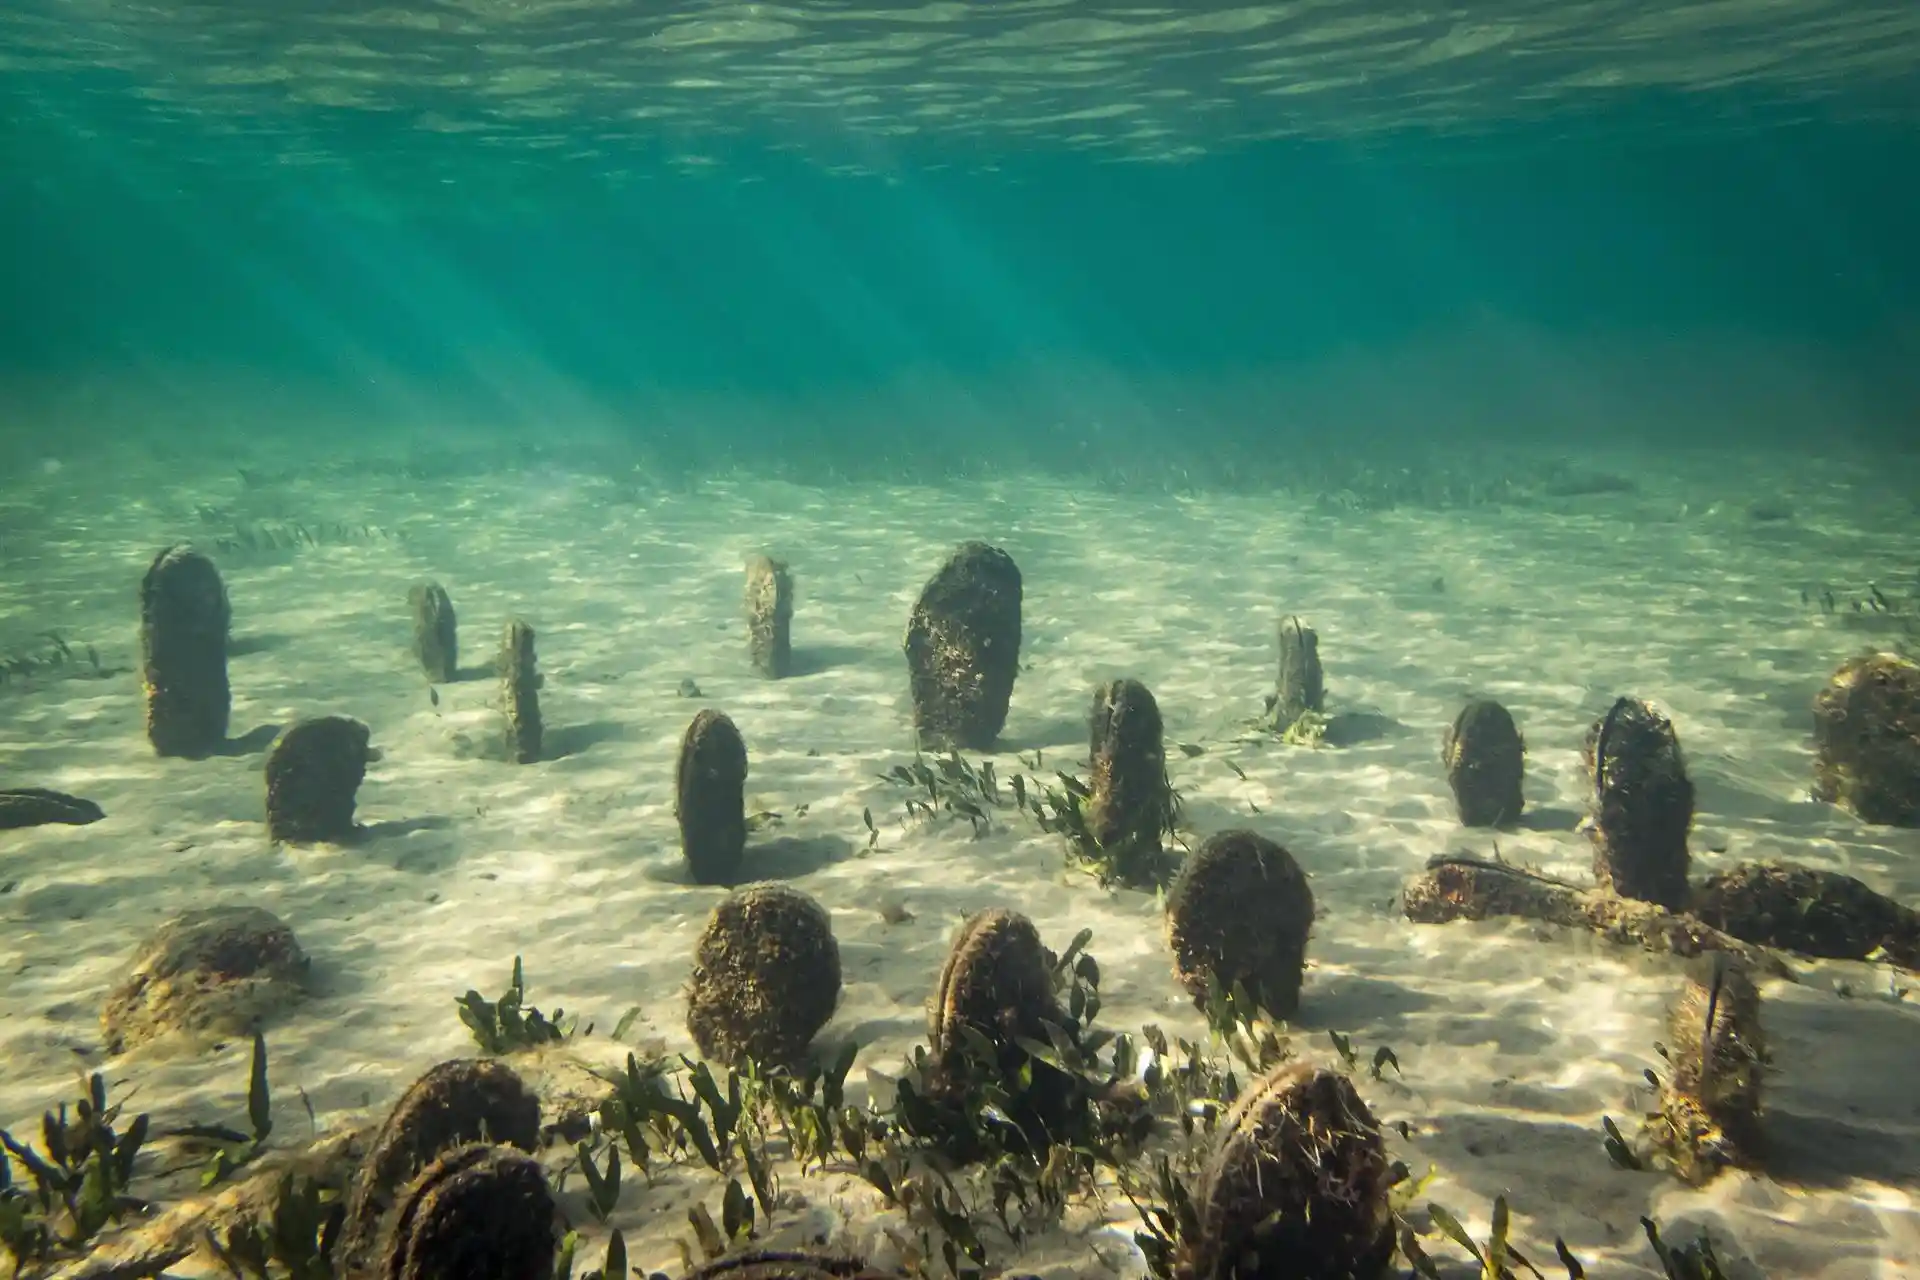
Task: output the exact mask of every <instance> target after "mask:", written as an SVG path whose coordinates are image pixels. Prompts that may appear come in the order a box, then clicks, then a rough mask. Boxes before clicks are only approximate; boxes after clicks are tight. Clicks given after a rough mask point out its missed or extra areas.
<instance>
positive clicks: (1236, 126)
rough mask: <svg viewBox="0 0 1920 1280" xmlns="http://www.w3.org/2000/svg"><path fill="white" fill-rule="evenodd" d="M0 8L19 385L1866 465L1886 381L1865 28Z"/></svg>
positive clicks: (780, 449)
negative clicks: (1761, 452)
mask: <svg viewBox="0 0 1920 1280" xmlns="http://www.w3.org/2000/svg"><path fill="white" fill-rule="evenodd" d="M5 21H6V23H7V29H8V30H9V31H11V33H12V34H13V36H14V37H16V38H17V41H18V43H17V46H16V49H15V51H14V52H11V53H9V54H8V55H7V59H6V64H5V68H6V71H7V76H6V78H5V80H4V83H3V84H0V119H4V120H5V121H6V122H7V124H8V126H9V127H8V129H7V130H6V142H5V144H4V146H5V150H4V153H0V163H4V164H5V166H6V170H5V171H6V172H7V173H9V174H12V175H14V177H13V178H12V180H10V181H8V182H7V183H5V185H4V188H3V189H0V290H3V291H4V296H5V299H6V305H5V306H4V307H3V308H0V380H4V382H5V385H7V386H8V387H10V388H12V389H14V391H15V392H16V396H15V399H16V400H18V401H20V402H21V403H27V402H28V400H29V397H27V393H26V389H27V388H32V389H33V390H34V392H35V393H36V394H43V393H44V392H45V389H46V388H47V387H48V386H49V385H54V386H78V385H86V386H91V387H95V388H98V387H99V386H101V385H103V384H106V385H110V386H112V387H114V388H116V389H117V391H118V393H119V398H120V399H122V400H124V399H126V398H128V397H131V398H132V399H133V400H134V401H135V403H138V401H139V397H141V396H142V395H151V396H152V397H153V399H154V400H155V402H156V403H158V402H160V401H164V402H165V403H166V404H167V406H168V407H169V409H170V413H171V416H170V417H169V419H168V421H169V422H170V423H172V424H175V425H170V426H169V427H168V428H167V429H168V430H173V431H189V432H190V431H191V427H190V425H178V424H182V423H185V424H190V423H191V422H192V421H193V414H192V412H191V411H190V410H191V406H192V405H193V404H194V403H195V402H196V401H197V400H198V399H200V398H203V397H205V398H208V399H212V398H214V396H215V392H214V390H213V389H214V388H218V387H221V386H223V385H229V384H231V382H232V380H233V379H234V378H235V377H236V375H241V374H243V375H244V377H245V378H246V379H247V380H249V382H250V383H252V384H265V385H268V386H271V387H275V388H279V389H281V390H282V391H284V392H285V394H286V395H287V396H289V397H291V398H292V399H293V400H294V401H295V402H297V403H298V404H300V405H303V406H305V407H306V409H308V410H310V411H312V412H315V413H325V414H327V415H329V418H328V420H329V421H330V422H332V423H334V424H335V427H334V430H336V431H337V432H343V433H347V434H351V433H352V432H354V431H366V432H369V433H376V434H380V435H383V436H387V437H391V436H392V434H393V433H395V432H404V431H406V430H407V429H408V427H409V425H410V424H414V423H422V424H424V423H427V422H440V421H445V420H447V419H450V418H452V419H459V420H461V421H464V422H472V423H484V424H487V425H489V426H492V427H497V428H500V429H503V430H505V431H507V432H510V433H519V434H522V435H539V436H551V435H552V434H553V433H555V432H560V433H564V432H565V431H566V430H567V429H568V428H569V426H570V425H571V424H576V423H577V424H593V425H596V426H598V427H600V428H603V429H612V430H616V431H623V432H628V433H631V434H632V435H633V436H635V437H636V438H640V439H644V440H646V441H647V442H648V444H649V445H650V446H651V447H652V448H654V449H656V450H657V451H659V452H660V453H661V454H662V455H663V456H670V457H674V458H678V459H680V460H683V461H685V462H687V463H689V464H693V465H700V464H703V463H705V462H707V461H711V460H713V459H715V458H718V457H720V456H722V455H731V456H733V457H735V458H739V457H743V456H744V457H748V458H752V457H763V458H764V457H768V456H783V457H788V458H793V457H808V458H812V459H815V460H819V459H821V458H822V457H826V456H831V457H832V458H834V459H835V460H837V461H840V462H844V463H846V464H847V465H849V466H855V465H859V464H861V463H863V462H865V461H867V460H870V459H872V458H874V457H876V456H878V455H880V454H884V455H885V456H886V457H888V458H889V459H891V460H892V462H893V464H895V465H905V464H907V463H910V462H911V460H912V459H914V458H917V457H923V456H925V457H948V458H951V457H953V456H955V455H956V454H964V455H968V456H972V457H975V458H982V457H998V458H1003V459H1005V460H1007V461H1008V462H1009V463H1014V462H1036V461H1037V462H1048V463H1053V464H1056V465H1073V460H1074V459H1077V458H1084V457H1088V456H1091V455H1097V454H1101V453H1110V452H1112V451H1115V450H1132V451H1140V450H1149V451H1161V452H1165V453H1167V454H1168V455H1169V456H1172V455H1175V454H1177V455H1178V457H1179V459H1180V460H1182V462H1183V464H1184V465H1189V466H1194V465H1200V464H1202V463H1204V462H1205V461H1206V460H1207V459H1208V457H1209V456H1210V455H1211V456H1215V457H1218V456H1226V455H1228V454H1234V455H1237V454H1241V453H1245V452H1249V451H1257V450H1258V449H1259V447H1260V446H1261V444H1262V442H1264V441H1267V440H1270V439H1271V438H1273V437H1274V436H1275V435H1276V433H1284V432H1286V431H1287V430H1290V429H1291V430H1298V431H1306V432H1319V433H1324V432H1327V431H1353V430H1356V429H1361V428H1364V429H1366V430H1369V431H1374V432H1379V433H1383V434H1385V435H1387V436H1388V437H1390V438H1391V437H1394V436H1399V435H1406V436H1414V437H1419V438H1421V439H1423V440H1425V441H1427V442H1428V443H1432V442H1433V441H1434V440H1435V439H1437V438H1438V439H1455V438H1457V439H1459V440H1460V441H1462V442H1466V441H1469V440H1477V439H1481V438H1486V437H1496V438H1497V437H1503V436H1510V437H1521V438H1527V439H1534V440H1540V439H1547V440H1552V441H1566V442H1571V443H1574V444H1583V443H1593V442H1595V441H1600V440H1609V439H1612V438H1614V437H1618V436H1629V437H1631V436H1643V437H1650V438H1653V439H1656V440H1659V441H1662V442H1671V441H1673V440H1675V438H1676V436H1675V433H1676V432H1678V433H1679V437H1680V438H1681V439H1683V440H1685V441H1687V442H1696V441H1697V442H1711V441H1714V440H1724V439H1733V440H1742V439H1755V438H1760V437H1766V436H1777V437H1780V438H1784V439H1788V440H1793V439H1799V438H1802V437H1804V436H1805V434H1806V433H1807V432H1808V431H1810V430H1814V429H1816V427H1817V429H1818V430H1819V431H1820V432H1821V433H1822V435H1823V436H1825V437H1827V438H1833V437H1835V436H1836V435H1837V436H1847V435H1853V436H1864V437H1867V438H1883V439H1896V440H1897V439H1901V438H1903V437H1904V436H1905V435H1906V434H1911V433H1912V428H1913V425H1914V417H1913V415H1914V405H1915V403H1916V402H1917V401H1920V302H1916V299H1920V237H1916V236H1915V235H1914V234H1913V230H1912V229H1913V227H1914V226H1916V225H1920V128H1916V127H1915V126H1916V120H1915V115H1916V112H1915V110H1914V107H1913V104H1914V103H1915V102H1920V78H1916V75H1915V72H1914V69H1913V68H1914V62H1913V59H1912V56H1911V55H1912V54H1913V52H1914V51H1915V49H1916V48H1920V29H1917V28H1916V22H1915V20H1914V19H1913V17H1912V16H1911V11H1910V8H1909V7H1908V6H1904V5H1899V4H1892V3H1888V4H1872V5H1858V4H1856V5H1850V6H1844V7H1838V6H1831V5H1821V4H1816V3H1810V2H1809V3H1803V4H1797V5H1777V6H1769V7H1767V8H1766V10H1765V11H1764V12H1756V13H1751V14H1750V13H1747V12H1746V11H1744V10H1738V9H1730V8H1728V7H1726V6H1718V7H1709V6H1704V5H1682V6H1678V7H1675V6H1658V7H1654V6H1629V5H1588V6H1574V7H1565V6H1558V7H1556V6H1544V7H1541V8H1540V9H1539V10H1538V11H1535V10H1530V9H1527V8H1526V7H1525V6H1520V5H1513V4H1503V5H1485V6H1478V7H1477V8H1476V10H1475V11H1474V12H1472V13H1465V12H1463V13H1462V14H1460V15H1456V16H1454V17H1451V18H1447V19H1444V20H1443V19H1438V18H1387V17H1382V16H1380V15H1373V14H1370V12H1369V11H1368V10H1367V9H1365V8H1363V7H1359V6H1353V5H1325V6H1314V7H1311V8H1307V9H1298V8H1295V9H1288V8H1286V7H1271V6H1270V7H1233V6H1225V5H1208V6H1195V7H1192V8H1190V9H1189V8H1171V9H1167V10H1164V11H1151V12H1150V11H1145V10H1137V11H1136V10H1129V11H1122V10H1117V9H1113V10H1109V9H1106V8H1102V7H1100V6H1094V5H1084V4H1074V3H1039V4H1013V5H1005V6H986V5H975V6H968V5H934V6H928V7H925V8H922V9H906V8H895V7H891V6H883V7H876V8H873V9H871V10H864V11H863V10H854V9H851V8H849V7H847V6H844V5H838V4H834V5H828V4H813V5H797V6H791V7H787V8H775V7H772V6H758V5H697V4H676V5H664V6H648V7H646V8H645V10H644V12H643V11H642V10H641V9H639V8H634V7H599V6H592V5H587V6H581V5H572V6H557V5H555V6H543V5H538V4H504V3H503V4H479V3H473V4H463V5H441V6H428V7H425V8H418V9H413V10H394V9H375V8H370V7H363V6H347V7H345V8H335V7H333V6H318V5H315V6H308V7H305V8H302V7H298V6H295V7H291V8H287V9H284V10H283V9H280V8H276V9H274V10H273V11H272V13H271V14H268V13H267V12H266V11H255V10H254V9H252V8H250V7H248V6H241V5H237V4H224V3H221V4H211V5H203V6H198V7H196V8H194V9H192V10H182V11H180V12H179V13H177V14H175V15H173V16H170V17H169V16H165V15H163V14H159V13H141V12H138V11H126V12H110V11H104V10H103V11H100V12H99V13H97V14H93V15H91V16H86V15H85V14H84V13H83V11H78V10H74V9H72V8H71V7H70V6H53V5H49V4H34V3H30V4H28V5H26V6H24V7H21V8H18V9H16V10H15V11H14V12H13V14H12V16H11V17H9V18H8V19H6V20H5ZM1409 353H1412V354H1411V355H1410V354H1409ZM1780 353H1787V355H1788V356H1789V358H1787V359H1785V360H1784V361H1783V360H1781V359H1779V358H1777V357H1778V356H1779V354H1780ZM1224 387H1234V388H1237V389H1238V390H1236V391H1235V392H1233V393H1232V394H1231V395H1227V394H1226V393H1224V392H1219V389H1220V388H1224ZM1209 388H1211V389H1214V391H1215V392H1216V393H1217V396H1218V398H1216V399H1213V400H1209V399H1208V389H1209ZM717 402H725V403H726V404H728V405H730V406H732V408H731V409H730V411H729V412H726V413H720V412H716V411H708V410H707V409H705V408H703V407H702V406H707V405H710V404H712V403H717ZM863 405H864V406H865V408H864V409H863V408H861V406H863ZM743 406H753V409H754V411H752V412H748V411H746V410H745V409H744V408H743ZM6 430H8V431H9V432H12V433H16V434H17V433H19V432H23V431H28V432H30V431H33V430H35V426H34V423H33V415H32V414H31V413H29V412H27V411H25V410H20V411H17V412H15V413H13V414H11V415H10V418H9V425H8V427H7V428H6ZM260 430H261V431H263V432H271V431H272V430H273V427H272V426H271V425H268V424H265V423H263V424H262V425H261V427H260Z"/></svg>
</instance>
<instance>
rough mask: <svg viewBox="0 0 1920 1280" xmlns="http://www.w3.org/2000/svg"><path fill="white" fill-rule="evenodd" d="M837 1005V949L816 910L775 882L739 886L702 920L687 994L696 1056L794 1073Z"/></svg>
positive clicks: (829, 926) (828, 921) (828, 922)
mask: <svg viewBox="0 0 1920 1280" xmlns="http://www.w3.org/2000/svg"><path fill="white" fill-rule="evenodd" d="M839 1001H840V945H839V943H837V942H836V941H835V940H834V937H833V921H832V918H831V917H830V916H828V914H827V911H826V908H824V907H822V906H821V905H820V904H819V903H818V902H815V901H814V900H813V899H812V898H810V897H808V896H807V895H806V894H804V893H802V892H800V891H799V890H798V889H794V888H790V887H789V886H787V885H783V884H754V885H747V886H745V887H743V888H740V889H737V890H735V891H734V892H733V893H731V894H729V895H727V897H726V899H725V900H724V901H722V902H721V903H720V905H719V906H717V907H715V908H714V909H713V914H712V916H710V917H709V918H708V920H707V927H706V929H705V930H704V931H703V932H702V933H701V935H700V941H699V944H698V946H697V947H696V948H695V951H694V961H693V977H692V981H691V982H690V983H689V984H688V988H687V1031H688V1033H689V1034H690V1035H692V1037H693V1042H694V1044H696V1045H698V1046H699V1048H700V1052H701V1054H702V1055H703V1056H704V1057H708V1058H711V1059H713V1060H714V1061H716V1062H723V1063H727V1064H730V1065H731V1064H737V1063H739V1062H740V1061H742V1060H743V1059H745V1060H751V1061H752V1062H754V1063H755V1064H757V1065H759V1066H762V1067H787V1068H798V1067H800V1066H801V1064H802V1063H804V1061H805V1059H806V1054H807V1047H808V1046H809V1045H810V1044H812V1042H813V1038H814V1036H816V1035H818V1034H819V1033H820V1029H821V1028H822V1027H824V1026H826V1025H827V1022H828V1021H829V1020H830V1019H831V1018H832V1017H833V1011H834V1009H835V1007H836V1006H837V1005H838V1004H839Z"/></svg>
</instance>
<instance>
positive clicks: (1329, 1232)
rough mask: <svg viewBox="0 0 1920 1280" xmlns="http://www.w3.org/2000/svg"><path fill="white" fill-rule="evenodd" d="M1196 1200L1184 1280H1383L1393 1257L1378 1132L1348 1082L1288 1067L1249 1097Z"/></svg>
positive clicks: (1227, 1128)
mask: <svg viewBox="0 0 1920 1280" xmlns="http://www.w3.org/2000/svg"><path fill="white" fill-rule="evenodd" d="M1219 1133H1220V1138H1219V1143H1218V1146H1217V1147H1216V1148H1215V1150H1214V1154H1213V1157H1212V1159H1211V1160H1210V1161H1209V1162H1208V1164H1207V1167H1206V1169H1205V1170H1204V1171H1203V1172H1202V1174H1201V1176H1200V1179H1199V1182H1198V1184H1197V1185H1196V1187H1195V1189H1194V1193H1193V1207H1194V1213H1195V1216H1196V1218H1197V1219H1198V1227H1199V1230H1198V1232H1197V1233H1196V1235H1195V1236H1194V1238H1193V1239H1191V1240H1189V1241H1187V1242H1185V1247H1184V1248H1183V1249H1182V1250H1181V1251H1180V1256H1179V1258H1178V1259H1177V1261H1176V1264H1175V1270H1174V1274H1175V1277H1176V1280H1253V1278H1255V1277H1263V1276H1285V1277H1287V1278H1288V1280H1376V1277H1380V1276H1384V1275H1386V1274H1387V1269H1388V1267H1389V1265H1390V1264H1391V1262H1392V1260H1393V1254H1394V1234H1393V1210H1392V1207H1391V1204H1390V1202H1389V1200H1388V1195H1387V1190H1388V1185H1389V1181H1390V1178H1391V1173H1390V1171H1389V1170H1390V1166H1389V1163H1388V1160H1387V1155H1386V1147H1385V1144H1384V1143H1383V1142H1382V1141H1381V1137H1380V1129H1379V1126H1378V1125H1377V1124H1376V1123H1375V1121H1374V1118H1373V1113H1372V1112H1370V1111H1369V1110H1368V1109H1367V1105H1366V1103H1365V1102H1363V1101H1361V1099H1360V1096H1359V1095H1358V1094H1357V1093H1355V1092H1354V1089H1353V1085H1352V1083H1351V1082H1350V1081H1348V1080H1347V1078H1346V1077H1345V1076H1342V1075H1339V1074H1337V1073H1335V1072H1331V1071H1324V1070H1320V1069H1317V1068H1315V1067H1312V1066H1310V1065H1308V1064H1305V1063H1283V1064H1281V1065H1280V1066H1278V1067H1276V1068H1275V1069H1274V1070H1273V1071H1271V1072H1270V1073H1268V1074H1267V1075H1266V1076H1264V1077H1263V1078H1261V1079H1260V1080H1258V1081H1255V1082H1254V1083H1253V1084H1252V1085H1251V1086H1250V1087H1249V1088H1248V1089H1247V1091H1246V1092H1245V1093H1244V1094H1242V1095H1241V1096H1240V1099H1239V1101H1237V1102H1236V1103H1235V1104H1234V1106H1233V1108H1232V1110H1230V1111H1229V1112H1228V1113H1227V1115H1226V1117H1225V1119H1224V1120H1223V1121H1222V1122H1221V1125H1220V1129H1219Z"/></svg>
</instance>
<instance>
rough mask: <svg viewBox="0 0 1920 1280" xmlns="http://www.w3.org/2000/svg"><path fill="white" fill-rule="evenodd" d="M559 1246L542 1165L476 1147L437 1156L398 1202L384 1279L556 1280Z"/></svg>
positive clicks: (503, 1150) (384, 1245)
mask: <svg viewBox="0 0 1920 1280" xmlns="http://www.w3.org/2000/svg"><path fill="white" fill-rule="evenodd" d="M557 1249H558V1241H557V1239H556V1238H555V1235H554V1200H553V1192H552V1191H551V1190H550V1189H549V1188H548V1187H547V1179H546V1175H545V1174H544V1173H543V1172H542V1171H541V1169H540V1162H539V1161H538V1160H535V1159H534V1158H533V1157H532V1156H529V1155H524V1154H522V1153H520V1152H518V1151H515V1150H513V1149H511V1148H509V1147H497V1146H492V1145H489V1144H486V1143H475V1144H473V1145H470V1146H464V1147H458V1148H456V1149H454V1150H452V1151H448V1152H447V1153H446V1154H444V1155H442V1156H440V1157H439V1158H438V1159H436V1160H435V1161H434V1162H433V1163H432V1164H430V1165H428V1166H427V1167H426V1169H425V1170H423V1171H422V1172H421V1174H420V1176H419V1177H418V1178H416V1179H415V1180H414V1181H413V1183H412V1184H411V1185H409V1186H408V1187H407V1189H406V1191H405V1192H404V1193H402V1195H401V1197H400V1203H399V1205H398V1208H397V1210H396V1211H395V1213H394V1218H393V1223H392V1226H391V1227H390V1228H389V1229H388V1231H387V1234H386V1237H385V1239H384V1240H383V1241H382V1242H381V1248H380V1265H379V1274H380V1277H381V1280H551V1277H552V1276H553V1270H554V1268H553V1263H554V1256H555V1253H556V1251H557Z"/></svg>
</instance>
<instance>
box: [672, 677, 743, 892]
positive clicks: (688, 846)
mask: <svg viewBox="0 0 1920 1280" xmlns="http://www.w3.org/2000/svg"><path fill="white" fill-rule="evenodd" d="M746 786H747V744H746V743H745V742H744V741H742V739H741V737H740V730H739V729H737V728H735V727H734V723H733V721H732V720H730V719H728V718H727V716H726V715H725V714H723V713H722V712H719V711H713V710H706V711H702V712H701V713H700V714H699V715H696V716H695V717H694V718H693V720H692V722H691V723H689V724H688V725H687V731H686V733H685V735H683V736H682V737H681V739H680V761H679V765H678V768H677V769H676V771H675V776H674V806H673V810H674V816H675V818H677V819H678V820H679V823H680V853H681V856H683V857H684V858H685V859H686V862H687V870H688V872H689V873H690V874H691V875H692V876H693V879H694V882H695V883H696V884H731V883H733V881H734V878H735V877H736V876H737V875H738V874H739V871H740V861H741V859H742V858H743V857H744V856H745V854H746V849H747V798H746V796H747V793H746Z"/></svg>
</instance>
